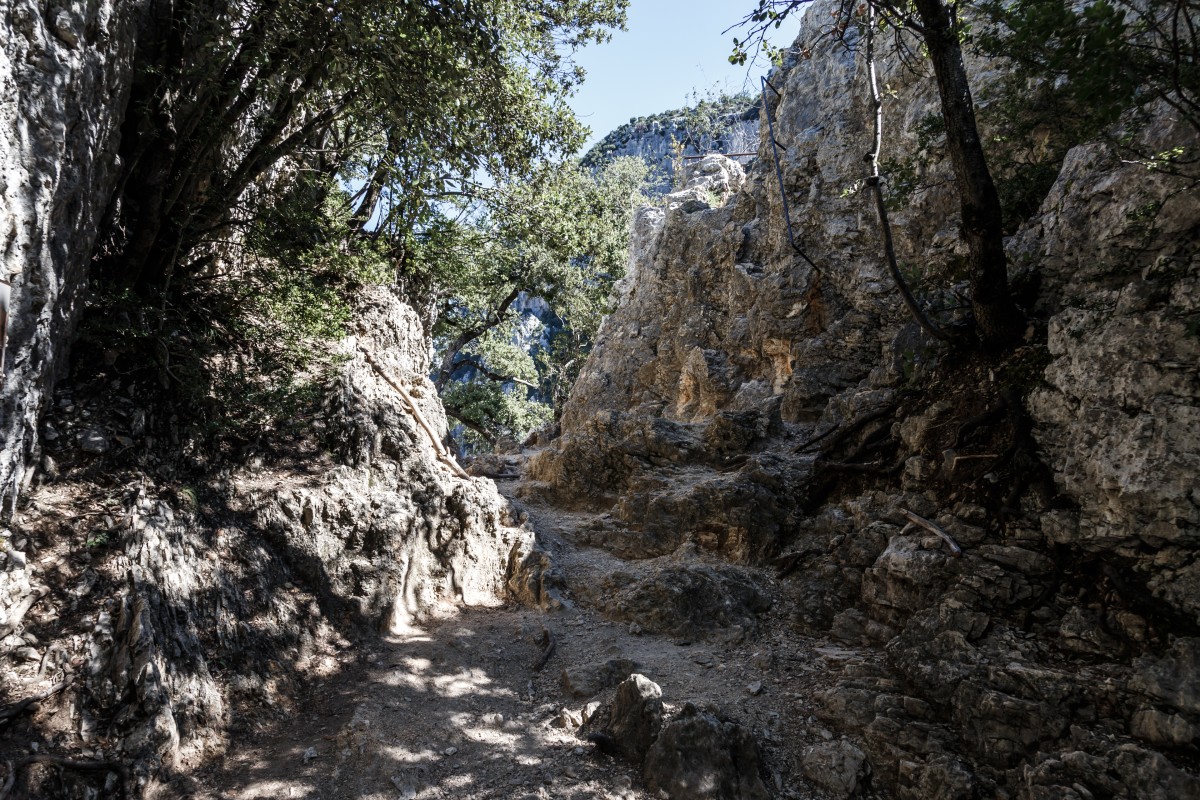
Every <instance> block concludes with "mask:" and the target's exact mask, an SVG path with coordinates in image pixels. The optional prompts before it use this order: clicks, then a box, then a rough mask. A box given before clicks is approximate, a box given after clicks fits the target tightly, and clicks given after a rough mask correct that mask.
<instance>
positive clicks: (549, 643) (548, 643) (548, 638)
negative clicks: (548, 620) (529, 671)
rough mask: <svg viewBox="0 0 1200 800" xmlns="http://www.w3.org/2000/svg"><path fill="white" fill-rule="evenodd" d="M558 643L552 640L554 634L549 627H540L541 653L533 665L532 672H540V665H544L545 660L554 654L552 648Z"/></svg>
mask: <svg viewBox="0 0 1200 800" xmlns="http://www.w3.org/2000/svg"><path fill="white" fill-rule="evenodd" d="M557 646H558V643H557V642H555V640H554V634H553V633H551V632H550V629H549V628H542V655H541V656H540V657H539V658H538V660H537V663H535V664H534V665H533V671H534V672H541V671H542V667H544V666H546V662H548V661H549V660H550V657H551V656H553V655H554V648H555V647H557Z"/></svg>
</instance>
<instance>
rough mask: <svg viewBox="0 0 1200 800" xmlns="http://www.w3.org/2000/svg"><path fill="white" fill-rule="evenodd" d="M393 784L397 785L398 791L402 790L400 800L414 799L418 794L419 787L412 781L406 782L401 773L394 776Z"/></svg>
mask: <svg viewBox="0 0 1200 800" xmlns="http://www.w3.org/2000/svg"><path fill="white" fill-rule="evenodd" d="M392 785H393V786H395V787H396V791H398V792H400V800H414V798H415V797H416V796H417V787H415V786H413V785H412V784H411V783H405V782H404V780H403V779H402V778H401V777H400V776H399V775H393V776H392Z"/></svg>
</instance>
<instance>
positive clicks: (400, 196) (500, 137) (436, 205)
mask: <svg viewBox="0 0 1200 800" xmlns="http://www.w3.org/2000/svg"><path fill="white" fill-rule="evenodd" d="M626 5H627V0H532V1H530V0H395V1H394V2H386V3H385V2H379V0H338V2H335V3H333V4H326V3H309V2H303V1H302V0H270V1H269V2H268V0H229V1H227V2H217V3H211V2H202V1H201V0H182V2H178V3H174V4H168V5H167V6H165V7H164V8H163V9H161V11H162V14H161V15H160V16H158V17H156V19H155V25H154V26H153V27H152V28H151V29H148V30H147V31H146V33H145V36H144V39H143V41H142V42H141V43H140V45H141V46H140V47H139V58H140V59H141V60H140V61H139V63H138V65H137V69H136V79H135V84H134V86H133V88H132V92H131V97H130V109H131V114H133V115H135V116H134V117H133V118H132V119H131V120H129V123H128V124H127V125H126V126H125V130H126V131H127V133H128V135H125V136H123V137H122V141H121V148H122V151H121V161H122V163H123V164H124V165H125V167H124V173H123V175H122V181H121V185H123V186H125V187H128V188H127V190H126V191H125V192H124V194H123V195H122V196H121V197H118V198H114V201H113V205H112V207H113V208H114V209H115V214H114V217H113V219H112V225H111V227H110V229H109V230H108V231H107V232H106V235H105V237H104V238H103V240H102V243H101V245H100V248H99V258H98V260H97V264H96V269H95V270H94V274H95V275H96V277H97V281H98V284H99V286H98V289H99V293H100V295H99V296H102V297H109V298H114V299H113V303H115V305H105V306H103V308H104V310H105V311H110V310H111V309H113V308H117V307H119V308H123V309H127V316H128V317H129V322H128V323H127V324H121V325H116V324H113V325H108V323H107V322H106V321H105V320H97V322H96V323H95V324H94V325H93V327H92V328H91V330H92V331H93V332H95V333H96V334H97V335H99V334H100V333H102V332H103V333H105V334H107V335H108V336H110V337H112V338H119V337H123V339H124V340H125V341H126V343H127V344H128V345H129V347H130V348H132V349H140V350H141V351H142V352H149V353H153V359H154V363H156V364H157V365H158V368H159V370H160V373H161V379H162V382H163V384H164V385H166V386H169V387H172V389H173V391H174V392H175V393H176V394H177V395H178V396H180V397H181V398H182V399H183V400H185V401H186V402H188V403H189V404H191V405H192V406H194V408H195V411H194V412H192V413H191V414H190V416H192V417H194V418H195V419H196V420H197V421H198V422H199V424H200V425H201V427H204V428H206V429H207V430H210V431H212V432H219V431H220V430H226V431H228V430H233V431H238V432H248V431H253V430H260V431H261V430H262V429H264V428H266V427H270V426H272V425H275V424H277V423H278V422H279V421H280V420H286V419H288V418H290V417H294V416H295V415H296V414H297V413H298V410H299V409H300V408H302V407H303V406H304V405H305V404H307V403H309V402H311V401H312V400H313V399H314V398H315V397H316V396H317V395H318V394H319V387H320V386H321V384H322V382H323V381H324V380H325V378H326V377H327V376H328V375H329V373H330V370H331V368H332V367H333V366H334V364H335V359H334V358H333V356H332V355H330V348H329V346H328V343H329V341H330V340H332V339H334V338H337V337H338V336H340V335H341V334H342V333H343V330H344V326H345V323H346V322H347V320H348V318H349V313H350V300H351V298H352V296H353V294H354V293H355V291H356V289H357V288H358V287H360V286H362V285H364V284H371V283H377V282H384V281H386V282H394V283H396V284H398V285H399V288H400V289H401V291H403V292H405V293H406V295H407V296H408V299H410V300H411V301H412V302H413V303H414V304H415V305H418V306H421V305H423V306H424V307H425V308H430V307H432V306H433V305H434V304H439V303H440V304H441V306H442V308H443V309H448V308H455V309H460V310H462V311H463V313H466V314H470V313H471V312H472V310H474V309H478V308H483V307H485V306H486V304H487V298H488V297H490V296H491V294H492V293H493V292H494V291H495V290H497V289H498V288H499V287H500V285H501V284H503V283H505V282H508V283H509V284H512V283H514V282H516V281H517V280H523V279H525V278H529V279H530V280H533V279H535V278H536V279H537V281H538V283H539V285H541V284H548V283H549V278H548V276H549V275H550V274H551V272H550V271H548V270H547V269H542V270H541V272H540V273H539V271H538V269H535V268H532V267H529V266H528V265H527V264H526V262H525V260H523V259H522V258H519V257H518V256H517V255H515V252H516V251H520V250H522V249H525V248H524V246H523V245H514V244H513V242H516V241H518V239H519V238H520V237H521V236H523V235H525V233H524V232H522V231H519V230H516V229H515V227H514V229H513V230H512V231H510V232H508V233H506V234H505V236H504V237H502V240H497V239H496V238H495V236H494V235H493V234H494V231H493V230H491V229H490V228H489V226H487V225H485V226H482V227H480V226H478V225H476V221H477V220H476V219H474V218H471V217H470V215H468V218H466V219H456V217H455V216H454V214H453V213H452V212H453V211H454V210H459V211H463V210H467V209H462V208H459V209H451V208H450V204H451V203H452V199H453V198H457V197H463V196H471V197H479V196H482V195H489V196H490V194H491V192H490V190H487V189H482V188H481V186H482V187H488V186H512V187H519V186H524V185H527V184H528V185H540V184H542V183H544V182H545V181H546V180H547V178H546V176H547V175H550V174H552V173H553V171H554V167H553V166H552V165H554V164H557V163H561V162H562V160H563V159H565V158H566V157H567V156H569V155H570V154H572V153H574V152H575V150H577V149H578V147H579V145H580V144H581V143H582V141H583V139H584V135H585V133H586V131H585V129H584V127H583V126H582V125H581V124H580V123H579V122H578V121H577V120H576V119H575V117H574V115H573V114H572V112H571V111H570V109H569V107H568V106H567V104H566V98H567V97H568V96H569V94H570V93H571V92H572V91H573V90H574V87H575V86H576V85H577V84H578V83H579V81H580V80H581V79H582V77H583V75H582V71H581V70H579V69H578V68H577V67H576V66H575V65H574V63H573V62H572V54H573V53H574V51H575V50H576V49H577V48H579V47H581V46H583V45H586V44H588V43H594V42H600V41H604V40H605V39H607V38H608V36H609V30H610V29H611V28H612V27H614V26H619V25H622V24H623V21H624V10H625V7H626ZM344 185H345V186H349V187H351V188H350V190H349V191H350V192H353V193H354V194H353V195H352V196H349V192H348V191H347V190H345V189H343V188H342V187H343V186H344ZM469 211H470V214H476V213H478V212H476V211H475V210H469ZM573 213H577V212H573ZM584 239H586V237H583V236H582V235H580V236H575V241H574V242H573V243H572V244H573V246H575V245H579V246H580V247H581V248H582V245H581V244H580V243H581V242H583V240H584ZM587 245H588V247H587V248H582V249H579V250H578V252H592V250H593V249H594V250H595V252H597V253H598V254H599V255H598V256H597V258H598V259H603V258H605V257H607V256H606V247H607V245H605V244H604V243H603V242H599V243H596V242H587ZM592 245H594V247H592ZM539 248H540V246H539V247H538V248H534V249H535V250H537V249H539ZM492 255H498V256H499V259H498V263H496V264H493V263H492V262H491V261H490V257H491V256H492ZM543 261H546V258H544V257H540V256H539V257H536V258H534V259H533V262H538V263H540V262H543ZM533 262H530V263H533ZM476 273H477V274H476ZM117 328H120V329H121V332H119V331H118V330H117ZM239 435H240V434H239Z"/></svg>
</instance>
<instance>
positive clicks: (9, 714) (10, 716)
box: [0, 675, 75, 728]
mask: <svg viewBox="0 0 1200 800" xmlns="http://www.w3.org/2000/svg"><path fill="white" fill-rule="evenodd" d="M74 680H75V676H74V675H68V676H67V678H66V679H65V680H63V681H62V682H61V683H56V684H54V685H53V686H51V687H50V688H49V689H47V690H46V691H44V692H41V693H39V694H35V695H33V696H32V697H26V698H25V699H24V700H21V701H20V702H18V703H13V704H12V705H10V706H6V707H5V708H0V728H2V727H4V726H5V725H8V724H9V723H10V722H12V721H13V720H14V719H16V718H17V717H19V716H21V715H22V714H24V713H25V712H26V711H28V710H29V709H30V708H31V707H33V706H34V705H37V704H38V703H40V702H42V701H43V700H45V699H46V698H48V697H52V696H54V695H56V694H58V693H59V692H61V691H62V690H63V689H65V688H67V687H68V686H70V685H71V683H72V682H73V681H74Z"/></svg>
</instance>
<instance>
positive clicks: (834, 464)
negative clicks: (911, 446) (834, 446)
mask: <svg viewBox="0 0 1200 800" xmlns="http://www.w3.org/2000/svg"><path fill="white" fill-rule="evenodd" d="M815 465H816V466H819V467H820V468H821V469H825V470H829V471H830V472H845V473H848V474H850V475H894V474H896V473H897V472H899V471H900V470H902V469H903V468H904V462H903V461H899V462H897V463H895V464H885V463H883V462H880V461H872V462H871V463H869V464H856V463H852V462H851V463H847V462H842V461H817V462H815Z"/></svg>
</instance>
